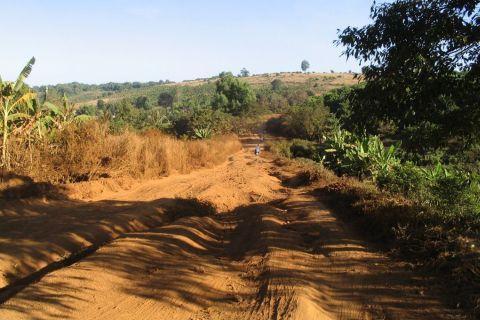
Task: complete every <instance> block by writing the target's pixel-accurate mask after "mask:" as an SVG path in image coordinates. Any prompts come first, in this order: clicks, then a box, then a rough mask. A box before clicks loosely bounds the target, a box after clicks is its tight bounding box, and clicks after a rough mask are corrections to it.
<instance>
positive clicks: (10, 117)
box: [7, 112, 30, 121]
mask: <svg viewBox="0 0 480 320" xmlns="http://www.w3.org/2000/svg"><path fill="white" fill-rule="evenodd" d="M29 117H30V116H29V115H28V114H26V113H23V112H17V113H12V114H10V115H8V118H7V119H8V121H14V120H17V119H27V118H29Z"/></svg>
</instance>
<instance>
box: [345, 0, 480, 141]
mask: <svg viewBox="0 0 480 320" xmlns="http://www.w3.org/2000/svg"><path fill="white" fill-rule="evenodd" d="M479 4H480V0H396V1H393V2H387V3H382V4H376V3H375V2H374V4H373V6H372V8H371V18H372V20H373V22H372V23H371V24H369V25H367V26H364V27H362V28H355V27H348V28H346V29H345V30H343V31H342V32H341V33H340V35H339V40H338V42H337V43H338V44H341V45H344V46H345V47H346V49H345V51H344V54H345V55H346V56H347V57H354V58H356V59H358V60H359V61H360V63H362V64H366V65H367V66H365V67H364V68H363V77H364V79H365V80H366V85H365V88H363V89H356V90H354V91H353V94H352V96H351V100H352V116H353V117H355V118H356V120H357V121H356V123H358V124H359V127H361V128H359V129H361V130H364V129H365V130H367V131H375V130H376V129H377V128H378V127H379V125H380V124H381V123H382V122H385V121H388V122H390V123H393V124H394V125H396V126H397V128H398V131H397V133H399V134H402V135H403V137H404V139H405V140H406V141H407V142H410V145H411V146H412V142H414V138H415V139H416V141H415V142H416V143H417V144H418V145H419V146H421V147H422V148H423V147H425V146H432V147H437V146H439V145H441V144H442V143H445V142H446V141H447V140H448V139H449V138H456V139H459V140H461V141H462V142H463V145H464V146H467V145H469V144H470V143H472V142H473V141H475V140H478V139H479V137H480V104H479V103H480V67H479V66H480V14H479V8H480V5H479ZM419 138H420V140H418V139H419Z"/></svg>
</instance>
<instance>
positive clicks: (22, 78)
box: [14, 57, 35, 91]
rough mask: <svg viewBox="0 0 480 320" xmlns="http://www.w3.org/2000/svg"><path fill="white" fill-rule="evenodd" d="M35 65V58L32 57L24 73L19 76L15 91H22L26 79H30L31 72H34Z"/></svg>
mask: <svg viewBox="0 0 480 320" xmlns="http://www.w3.org/2000/svg"><path fill="white" fill-rule="evenodd" d="M34 64H35V57H32V58H31V59H30V60H29V61H28V63H27V64H26V65H25V67H23V69H22V71H21V72H20V74H19V75H18V78H17V81H15V87H14V88H15V89H14V90H15V91H18V90H20V88H22V86H23V83H24V82H25V79H27V78H28V76H29V75H30V72H32V68H33V65H34Z"/></svg>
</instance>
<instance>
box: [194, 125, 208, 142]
mask: <svg viewBox="0 0 480 320" xmlns="http://www.w3.org/2000/svg"><path fill="white" fill-rule="evenodd" d="M193 132H194V133H195V137H196V138H197V139H210V138H211V137H212V129H210V128H209V127H207V128H195V129H193Z"/></svg>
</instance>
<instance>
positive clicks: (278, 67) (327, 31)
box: [0, 0, 372, 85]
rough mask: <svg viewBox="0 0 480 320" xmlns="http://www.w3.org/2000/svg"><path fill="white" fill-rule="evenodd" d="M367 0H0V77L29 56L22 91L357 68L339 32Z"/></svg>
mask: <svg viewBox="0 0 480 320" xmlns="http://www.w3.org/2000/svg"><path fill="white" fill-rule="evenodd" d="M371 2H372V1H370V0H335V1H331V0H290V1H287V0H269V1H266V0H263V1H262V0H256V1H254V0H243V1H242V0H236V1H233V0H223V1H222V0H203V1H201V0H176V1H175V0H170V1H166V0H165V1H164V0H159V1H148V0H136V1H131V0H130V1H128V0H102V1H101V0H96V1H94V0H82V1H80V0H77V1H71V0H63V1H60V0H43V1H39V0H16V1H9V0H0V5H1V6H0V7H1V8H2V11H1V13H0V17H1V20H2V25H3V26H4V30H6V32H2V48H1V50H0V75H1V76H2V78H3V79H10V80H12V79H14V78H15V77H16V75H17V73H18V72H19V70H20V69H21V68H22V67H23V65H24V64H25V63H26V61H27V60H28V59H29V58H30V57H31V56H35V57H36V58H37V63H36V65H35V67H34V70H33V72H32V74H31V76H30V78H29V81H28V82H29V83H30V84H33V85H38V84H55V83H64V82H71V81H78V82H84V83H104V82H109V81H114V82H124V81H158V80H160V79H163V80H165V79H170V80H174V81H181V80H184V79H193V78H197V77H208V76H212V75H215V74H218V73H219V72H221V71H232V72H234V73H238V72H239V70H240V69H241V68H243V67H246V68H247V69H248V70H250V71H251V72H252V73H264V72H279V71H295V70H299V66H300V62H301V60H302V59H307V60H308V61H310V64H311V68H312V70H313V71H329V70H331V69H333V70H336V71H347V70H349V69H352V70H359V67H358V64H357V62H356V61H353V60H352V61H348V62H347V61H346V60H345V57H340V54H341V48H338V47H336V46H335V45H334V44H333V43H332V42H333V40H335V39H336V35H337V29H343V28H345V27H347V26H349V25H351V26H362V25H365V24H366V23H368V21H369V9H370V6H371Z"/></svg>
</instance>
